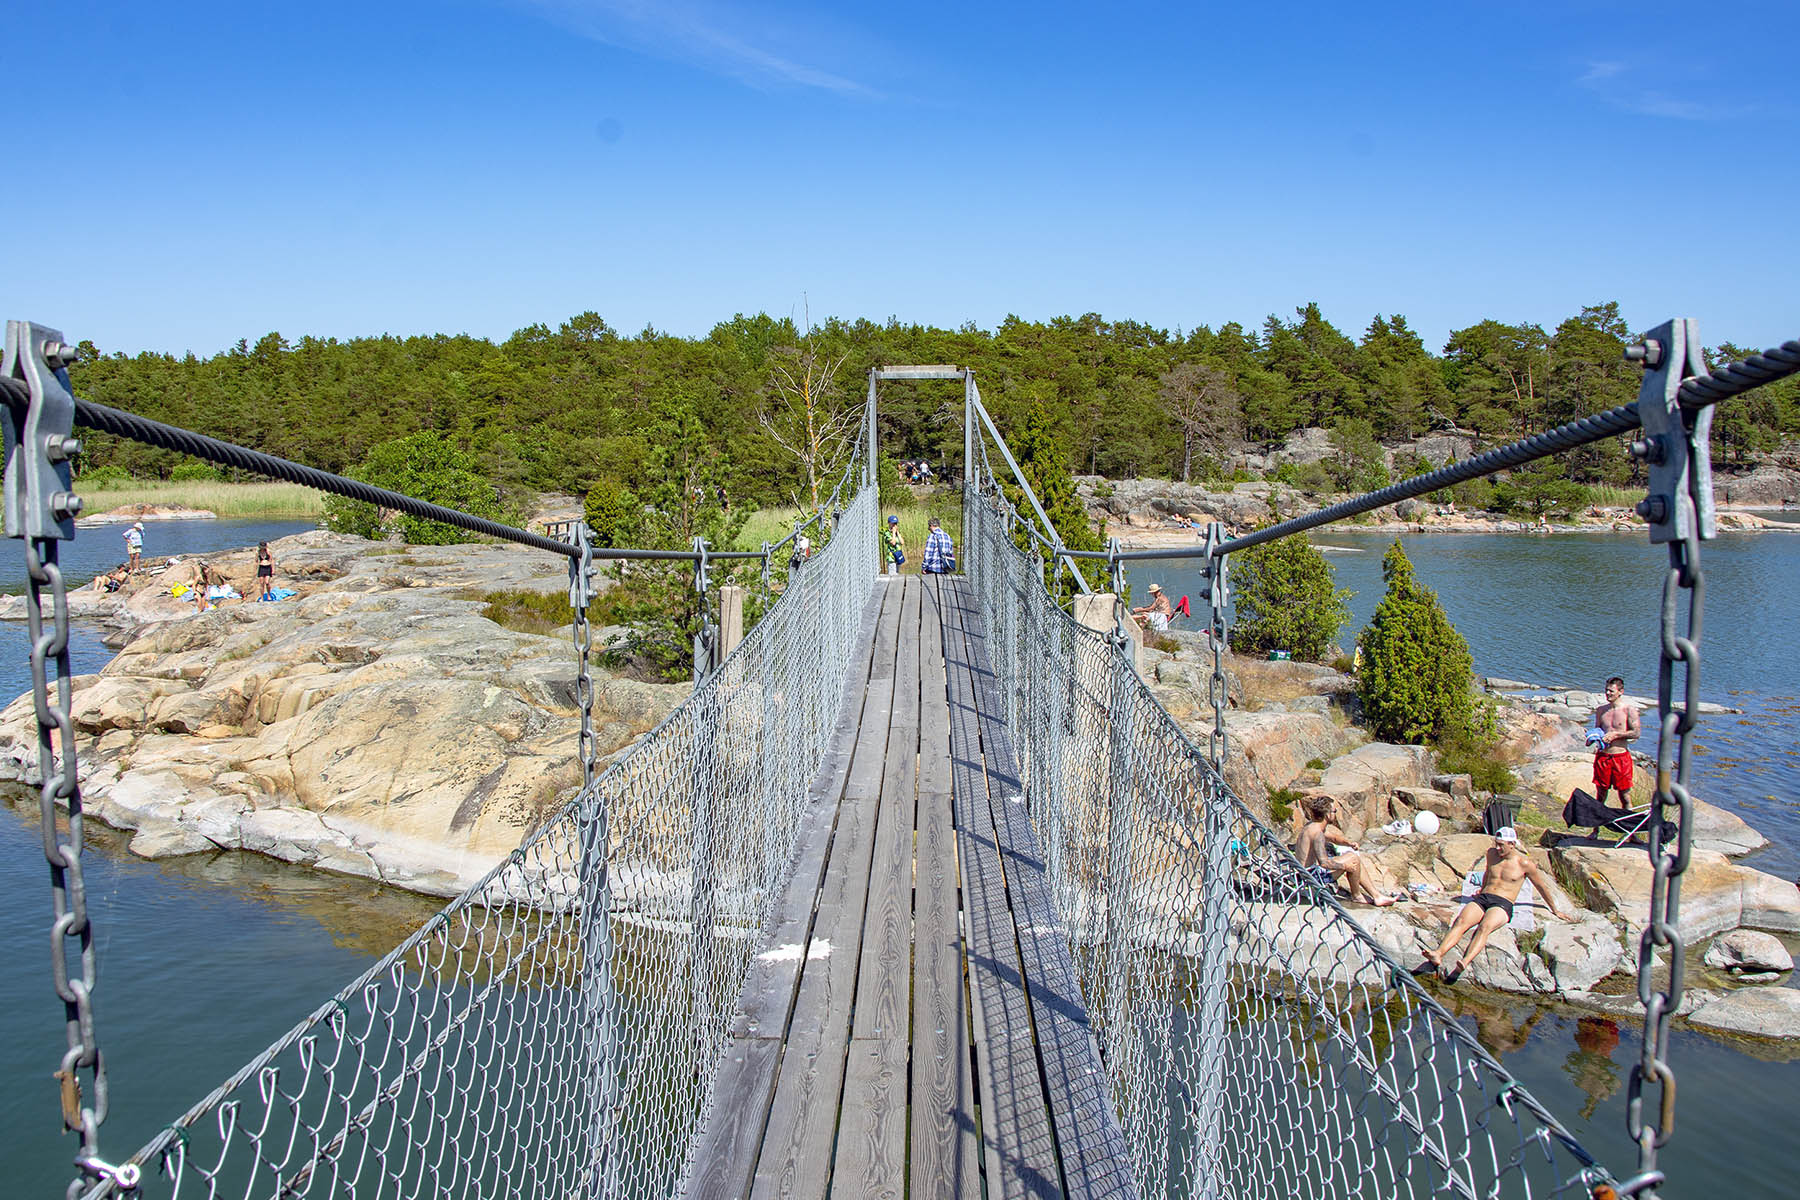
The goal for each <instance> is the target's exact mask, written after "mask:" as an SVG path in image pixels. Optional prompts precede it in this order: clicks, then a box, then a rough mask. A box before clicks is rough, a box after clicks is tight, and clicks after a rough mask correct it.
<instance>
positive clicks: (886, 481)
mask: <svg viewBox="0 0 1800 1200" xmlns="http://www.w3.org/2000/svg"><path fill="white" fill-rule="evenodd" d="M875 487H876V495H877V499H878V502H879V503H880V505H881V508H882V511H884V512H887V511H891V510H893V509H896V508H911V507H912V506H913V503H914V502H915V500H916V499H917V497H915V496H914V495H913V494H912V489H911V488H909V487H907V486H906V481H905V480H903V479H901V478H900V464H899V463H897V462H895V461H894V459H893V458H892V456H890V455H886V454H883V455H880V456H878V457H877V458H876V460H875Z"/></svg>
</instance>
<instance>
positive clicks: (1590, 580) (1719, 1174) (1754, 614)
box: [1129, 514, 1800, 1196]
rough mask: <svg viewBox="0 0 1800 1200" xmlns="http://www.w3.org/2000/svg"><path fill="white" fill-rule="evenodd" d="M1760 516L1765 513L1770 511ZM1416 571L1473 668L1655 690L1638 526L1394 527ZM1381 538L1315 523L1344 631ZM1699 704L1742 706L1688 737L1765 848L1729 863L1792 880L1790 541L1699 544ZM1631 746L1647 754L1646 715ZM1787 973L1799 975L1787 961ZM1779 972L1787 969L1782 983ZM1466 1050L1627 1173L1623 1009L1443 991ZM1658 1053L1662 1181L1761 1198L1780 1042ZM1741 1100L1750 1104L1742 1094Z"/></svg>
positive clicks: (1771, 1159)
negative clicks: (1345, 606)
mask: <svg viewBox="0 0 1800 1200" xmlns="http://www.w3.org/2000/svg"><path fill="white" fill-rule="evenodd" d="M1771 515H1774V514H1771ZM1399 540H1400V542H1401V543H1402V544H1403V545H1404V546H1405V548H1406V553H1407V556H1408V557H1409V558H1410V559H1411V560H1412V563H1413V567H1414V569H1415V571H1416V573H1417V575H1418V577H1419V578H1420V579H1421V580H1422V581H1423V582H1424V583H1426V584H1427V585H1428V586H1430V587H1431V588H1433V589H1434V590H1435V591H1436V592H1437V593H1438V597H1439V599H1440V601H1441V602H1442V603H1443V605H1444V609H1445V611H1446V612H1447V613H1448V614H1449V616H1450V620H1451V622H1452V623H1453V624H1455V626H1456V628H1457V629H1458V630H1459V631H1460V632H1461V633H1462V635H1463V636H1464V637H1465V638H1467V639H1468V641H1469V649H1470V651H1471V652H1472V654H1473V656H1474V659H1475V670H1476V671H1477V673H1479V674H1483V675H1495V676H1501V677H1504V678H1509V679H1518V680H1523V681H1527V682H1531V683H1539V684H1547V685H1553V686H1554V685H1560V686H1567V687H1578V688H1582V689H1584V690H1587V691H1599V690H1600V687H1601V684H1602V683H1603V681H1604V680H1605V679H1606V678H1607V676H1609V675H1622V676H1624V678H1625V681H1626V688H1627V690H1628V691H1630V692H1631V693H1633V694H1634V695H1640V696H1652V697H1654V696H1655V694H1656V669H1657V655H1658V648H1659V634H1658V629H1659V625H1660V621H1659V618H1660V604H1661V588H1662V579H1663V575H1664V573H1665V570H1666V568H1667V562H1668V558H1667V552H1666V551H1665V550H1664V549H1663V548H1662V547H1652V546H1650V545H1649V544H1648V542H1647V540H1646V539H1645V538H1644V537H1643V536H1642V535H1641V534H1639V535H1635V536H1634V535H1629V534H1556V535H1552V536H1544V537H1536V536H1521V535H1517V534H1448V533H1445V534H1404V535H1401V536H1400V538H1399ZM1393 541H1394V536H1393V535H1391V534H1373V533H1352V532H1342V533H1340V532H1333V533H1329V534H1321V535H1318V536H1317V537H1316V538H1315V543H1316V544H1317V545H1319V546H1320V547H1321V548H1324V549H1325V550H1326V552H1327V558H1328V559H1329V561H1330V562H1331V565H1332V568H1333V570H1334V571H1335V573H1336V576H1337V582H1338V586H1340V587H1348V588H1351V589H1353V590H1354V591H1355V595H1354V596H1352V597H1351V598H1350V602H1349V606H1350V611H1351V621H1350V623H1349V624H1348V625H1347V626H1346V627H1345V629H1344V631H1343V634H1342V635H1341V637H1340V642H1341V644H1343V645H1345V646H1348V645H1350V644H1351V643H1352V640H1353V639H1354V637H1355V635H1356V632H1357V631H1358V630H1360V629H1362V628H1363V627H1364V626H1365V625H1367V624H1368V621H1369V618H1370V616H1371V615H1372V614H1373V613H1374V611H1375V606H1376V604H1377V603H1379V602H1380V600H1381V595H1382V591H1383V584H1382V581H1381V555H1382V552H1383V551H1384V550H1386V548H1387V547H1388V546H1389V545H1390V544H1391V543H1392V542H1393ZM1702 565H1703V567H1704V568H1705V571H1706V588H1707V590H1706V611H1705V617H1706V623H1705V636H1704V638H1703V640H1702V643H1701V650H1702V660H1701V687H1700V693H1701V698H1702V699H1704V700H1710V701H1714V702H1717V703H1720V704H1728V705H1731V706H1732V707H1735V708H1741V709H1744V710H1745V712H1744V714H1743V715H1742V716H1736V715H1733V716H1709V717H1704V718H1702V719H1701V722H1700V725H1699V729H1698V731H1697V733H1696V740H1697V752H1696V755H1695V768H1696V779H1697V783H1696V786H1695V792H1696V794H1697V795H1699V796H1700V797H1701V798H1702V799H1705V800H1708V801H1710V802H1712V803H1714V804H1719V805H1722V806H1724V807H1726V808H1729V809H1731V810H1733V811H1735V812H1738V813H1740V814H1741V815H1742V816H1743V817H1744V819H1745V820H1747V821H1749V822H1750V823H1751V824H1752V825H1754V826H1755V827H1756V828H1757V829H1759V830H1761V831H1762V832H1763V834H1764V835H1765V836H1767V837H1768V838H1769V839H1770V840H1771V841H1772V842H1773V843H1774V844H1773V845H1772V846H1771V847H1769V848H1768V849H1766V850H1763V851H1760V852H1758V853H1757V854H1755V855H1753V856H1750V857H1748V858H1746V859H1744V860H1743V861H1745V862H1746V863H1748V864H1749V865H1752V866H1755V867H1757V868H1758V869H1759V870H1763V871H1768V872H1770V873H1772V874H1775V875H1779V876H1781V877H1783V878H1787V879H1792V878H1794V877H1795V876H1796V874H1800V678H1796V676H1795V674H1794V668H1795V664H1796V663H1800V622H1797V621H1796V620H1795V619H1794V604H1795V597H1797V596H1800V535H1796V534H1791V533H1787V532H1773V533H1760V534H1757V533H1746V534H1728V535H1725V536H1723V537H1721V538H1719V539H1718V540H1716V541H1713V542H1708V543H1706V545H1705V547H1704V549H1703V551H1702ZM1129 578H1130V579H1131V580H1132V582H1133V584H1134V588H1133V591H1134V594H1139V595H1141V594H1146V589H1147V588H1148V585H1149V584H1150V583H1151V582H1153V581H1154V582H1160V583H1161V584H1162V585H1163V586H1164V587H1165V588H1166V589H1168V591H1169V592H1170V593H1171V594H1172V595H1173V596H1176V597H1179V596H1181V595H1182V594H1184V593H1185V594H1187V595H1189V596H1190V597H1193V598H1198V597H1201V596H1203V595H1204V594H1205V593H1204V589H1203V587H1202V586H1201V583H1200V577H1199V573H1198V572H1197V571H1195V570H1194V569H1193V568H1191V567H1190V566H1187V565H1185V564H1182V565H1172V564H1149V565H1146V566H1143V567H1140V568H1137V569H1135V570H1133V571H1132V572H1131V573H1130V576H1129ZM1638 748H1639V749H1640V750H1644V751H1646V752H1649V753H1654V752H1655V749H1656V734H1655V731H1654V728H1653V727H1647V728H1646V730H1645V733H1644V737H1643V739H1642V740H1641V741H1640V742H1639V743H1638ZM1796 974H1797V975H1800V973H1796ZM1794 983H1795V980H1794V979H1792V978H1790V980H1789V984H1790V986H1792V985H1793V984H1794ZM1438 994H1439V995H1440V997H1448V998H1449V999H1450V1001H1451V1002H1452V1003H1455V1004H1460V1005H1461V1007H1460V1008H1459V1009H1458V1010H1457V1012H1458V1015H1459V1016H1462V1017H1464V1018H1465V1019H1466V1021H1467V1023H1468V1024H1469V1025H1470V1027H1471V1028H1472V1029H1473V1030H1474V1031H1475V1033H1476V1034H1477V1036H1478V1037H1480V1038H1481V1040H1482V1042H1483V1044H1484V1045H1486V1046H1487V1048H1488V1049H1489V1050H1490V1051H1491V1052H1493V1053H1494V1054H1495V1055H1497V1056H1499V1057H1500V1059H1501V1060H1502V1061H1503V1062H1504V1063H1505V1065H1506V1067H1507V1069H1508V1070H1510V1071H1512V1072H1513V1074H1514V1075H1516V1076H1517V1077H1518V1078H1519V1079H1520V1080H1521V1081H1523V1082H1524V1083H1525V1084H1526V1086H1527V1087H1529V1088H1531V1090H1532V1091H1533V1092H1534V1093H1535V1094H1536V1095H1538V1096H1539V1097H1540V1098H1541V1099H1542V1100H1543V1101H1544V1102H1545V1104H1546V1105H1547V1106H1548V1107H1549V1109H1550V1110H1551V1111H1552V1112H1553V1113H1555V1114H1556V1115H1557V1117H1558V1118H1559V1119H1561V1120H1562V1121H1563V1122H1564V1123H1565V1124H1567V1125H1568V1126H1569V1128H1570V1130H1571V1131H1572V1132H1573V1133H1574V1134H1575V1135H1576V1137H1577V1138H1579V1139H1580V1140H1581V1142H1582V1144H1583V1145H1585V1146H1586V1147H1587V1148H1588V1150H1589V1151H1590V1152H1591V1153H1593V1154H1594V1155H1595V1156H1596V1157H1598V1158H1599V1159H1600V1160H1601V1161H1602V1162H1604V1163H1606V1164H1607V1165H1608V1166H1609V1167H1611V1168H1612V1169H1613V1170H1614V1171H1617V1172H1620V1173H1622V1174H1628V1173H1629V1172H1630V1170H1631V1169H1632V1167H1633V1165H1634V1164H1635V1162H1636V1154H1637V1150H1636V1147H1635V1146H1634V1145H1633V1144H1632V1143H1631V1141H1630V1140H1629V1139H1628V1138H1627V1137H1626V1135H1625V1116H1624V1114H1625V1088H1626V1083H1627V1081H1628V1079H1629V1078H1630V1071H1631V1064H1632V1063H1633V1062H1635V1061H1636V1060H1637V1057H1638V1053H1639V1047H1640V1045H1641V1036H1640V1035H1641V1033H1642V1028H1643V1026H1642V1022H1641V1019H1638V1018H1634V1019H1630V1020H1621V1021H1617V1022H1609V1021H1605V1020H1599V1019H1594V1018H1589V1019H1587V1020H1585V1021H1584V1020H1582V1019H1581V1018H1579V1017H1578V1016H1577V1015H1575V1014H1570V1013H1566V1012H1561V1011H1557V1010H1554V1009H1551V1008H1549V1007H1547V1006H1544V1005H1542V1004H1539V1003H1536V1002H1533V1001H1529V1000H1525V999H1519V1000H1508V999H1505V998H1501V997H1495V996H1491V995H1484V996H1481V997H1479V998H1474V997H1466V996H1465V997H1463V998H1460V999H1459V998H1458V997H1457V996H1456V994H1455V993H1450V992H1446V991H1444V990H1441V989H1440V991H1439V993H1438ZM1670 1055H1671V1058H1670V1061H1671V1062H1672V1063H1673V1064H1674V1066H1675V1072H1676V1076H1677V1080H1678V1083H1679V1092H1678V1104H1677V1109H1676V1120H1677V1134H1676V1137H1675V1139H1674V1141H1672V1142H1671V1143H1670V1144H1669V1145H1668V1146H1667V1147H1665V1148H1664V1149H1663V1150H1662V1151H1661V1156H1660V1162H1661V1165H1662V1166H1663V1168H1664V1169H1665V1170H1667V1171H1668V1172H1669V1175H1670V1181H1671V1190H1672V1192H1673V1194H1682V1193H1687V1194H1693V1195H1707V1194H1713V1193H1715V1192H1716V1193H1718V1194H1722V1195H1724V1194H1738V1195H1758V1196H1760V1195H1779V1194H1786V1193H1787V1192H1788V1191H1790V1190H1791V1189H1790V1188H1789V1187H1788V1186H1787V1185H1784V1184H1781V1183H1779V1182H1778V1181H1779V1180H1780V1179H1781V1178H1783V1177H1784V1176H1785V1174H1786V1171H1787V1169H1788V1168H1789V1167H1791V1164H1792V1153H1791V1151H1789V1150H1787V1149H1785V1147H1787V1146H1788V1145H1789V1144H1790V1139H1791V1137H1792V1133H1791V1125H1792V1113H1793V1112H1795V1111H1796V1110H1797V1109H1800V1069H1797V1068H1796V1065H1795V1062H1794V1061H1793V1060H1794V1059H1796V1058H1800V1048H1796V1049H1794V1050H1791V1051H1787V1052H1783V1051H1779V1050H1771V1049H1768V1048H1760V1049H1757V1050H1755V1051H1754V1052H1752V1053H1746V1052H1745V1050H1744V1049H1743V1048H1741V1047H1738V1046H1733V1045H1731V1044H1727V1043H1723V1042H1720V1041H1717V1040H1715V1039H1712V1038H1709V1037H1705V1036H1703V1035H1701V1034H1697V1033H1692V1032H1686V1031H1677V1032H1676V1033H1675V1034H1674V1035H1673V1037H1672V1045H1671V1051H1670ZM1747 1096H1754V1097H1756V1101H1755V1102H1754V1103H1748V1104H1746V1103H1744V1102H1743V1100H1744V1097H1747Z"/></svg>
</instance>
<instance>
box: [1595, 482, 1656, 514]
mask: <svg viewBox="0 0 1800 1200" xmlns="http://www.w3.org/2000/svg"><path fill="white" fill-rule="evenodd" d="M1587 495H1588V503H1589V504H1591V505H1597V506H1599V507H1600V508H1631V507H1633V506H1634V505H1636V504H1637V502H1638V501H1639V500H1642V499H1643V498H1644V489H1643V488H1641V487H1639V488H1628V487H1620V486H1618V485H1616V484H1611V483H1590V484H1588V485H1587Z"/></svg>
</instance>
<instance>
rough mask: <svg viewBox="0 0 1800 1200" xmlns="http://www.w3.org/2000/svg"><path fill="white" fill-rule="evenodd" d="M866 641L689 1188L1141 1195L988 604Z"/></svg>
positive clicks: (911, 585)
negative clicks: (1074, 953) (994, 662)
mask: <svg viewBox="0 0 1800 1200" xmlns="http://www.w3.org/2000/svg"><path fill="white" fill-rule="evenodd" d="M865 634H866V638H865V644H866V646H867V651H866V652H865V654H864V655H863V657H862V659H861V661H860V662H859V663H858V664H857V665H856V666H854V667H853V668H852V669H853V670H854V671H856V672H858V674H857V677H856V678H855V679H853V680H852V681H851V684H852V686H850V687H849V688H848V689H847V691H846V695H847V698H846V701H845V711H844V713H843V714H841V715H840V719H839V727H838V734H837V740H836V743H835V745H834V747H833V751H832V753H831V755H830V757H829V758H828V759H827V761H826V764H825V767H824V769H823V770H822V771H821V772H820V776H819V778H818V779H817V780H816V781H815V782H814V786H813V790H812V802H811V806H810V809H809V812H808V815H807V819H806V823H805V825H804V827H803V829H802V833H801V838H800V848H799V852H798V856H797V862H796V866H795V869H794V873H793V876H792V878H791V880H790V882H789V884H788V887H787V891H786V893H785V894H784V896H783V902H782V905H781V908H780V911H779V914H778V917H777V923H776V926H775V929H774V932H773V936H772V937H771V938H770V939H769V943H768V945H767V946H765V948H764V950H763V953H762V954H761V955H759V957H758V958H757V960H756V962H755V964H754V966H753V967H752V970H751V973H750V977H749V979H748V981H747V982H746V984H745V987H744V991H743V994H742V995H741V996H740V997H739V1004H738V1011H737V1013H736V1017H735V1019H734V1023H733V1025H732V1028H731V1037H730V1042H729V1044H728V1046H727V1049H726V1053H725V1058H724V1062H723V1065H722V1068H721V1072H720V1078H719V1082H718V1086H717V1088H716V1090H715V1098H714V1102H713V1105H712V1108H711V1110H710V1112H709V1115H708V1119H707V1128H706V1132H705V1134H704V1136H703V1137H702V1138H701V1139H700V1141H699V1142H698V1143H697V1144H696V1146H695V1150H694V1155H695V1157H694V1159H693V1160H692V1162H691V1163H690V1168H689V1171H688V1188H687V1194H688V1195H690V1196H704V1197H743V1196H749V1197H758V1198H761V1197H775V1196H783V1197H786V1196H799V1197H818V1198H822V1197H825V1196H828V1195H833V1194H835V1195H839V1196H845V1197H849V1196H855V1197H864V1196H901V1195H913V1196H931V1197H976V1196H980V1195H982V1194H983V1193H984V1191H985V1193H986V1194H987V1195H989V1196H991V1197H1053V1196H1063V1195H1072V1196H1090V1195H1095V1196H1098V1195H1105V1196H1122V1195H1132V1194H1135V1193H1134V1190H1133V1184H1132V1180H1131V1174H1130V1170H1129V1165H1128V1159H1127V1156H1126V1153H1125V1143H1124V1138H1123V1135H1122V1134H1121V1133H1120V1130H1119V1127H1118V1123H1117V1121H1116V1119H1115V1118H1114V1116H1113V1112H1112V1108H1111V1104H1110V1101H1109V1099H1108V1097H1107V1094H1106V1082H1105V1081H1106V1075H1105V1073H1104V1071H1103V1070H1102V1069H1101V1064H1100V1061H1099V1057H1098V1054H1097V1051H1096V1049H1095V1043H1094V1039H1093V1037H1092V1034H1091V1031H1090V1029H1089V1026H1088V1020H1087V1012H1086V1008H1085V1006H1084V1005H1083V1003H1082V999H1081V994H1080V991H1079V989H1078V987H1077V985H1076V976H1075V969H1074V964H1073V963H1072V962H1071V960H1070V958H1069V951H1068V944H1067V941H1066V939H1065V938H1064V936H1063V933H1062V929H1061V925H1060V923H1059V922H1058V920H1057V918H1056V914H1055V912H1054V909H1053V908H1052V907H1051V903H1050V892H1049V887H1048V881H1047V880H1046V878H1045V876H1044V869H1043V856H1042V854H1041V852H1040V851H1039V849H1038V845H1037V841H1036V838H1035V835H1034V834H1033V831H1032V828H1031V824H1030V820H1029V817H1028V814H1027V812H1026V802H1025V798H1024V796H1023V795H1022V793H1021V789H1020V787H1019V784H1018V772H1017V768H1016V767H1015V765H1014V759H1013V755H1012V750H1011V744H1010V741H1009V739H1008V738H1007V735H1006V729H1005V725H1004V721H1003V718H1002V716H1001V713H1002V712H1003V709H1002V707H1001V705H1000V703H999V698H998V697H997V695H996V694H995V691H994V684H993V673H992V671H991V669H990V668H989V666H988V656H987V651H986V632H985V629H984V628H983V626H982V622H981V617H980V615H979V612H978V611H977V609H976V606H975V602H974V598H973V596H972V594H971V593H970V591H969V589H968V587H967V585H966V583H965V582H964V581H963V580H962V579H960V578H954V577H952V578H938V577H934V578H930V579H924V578H908V577H899V578H892V579H886V580H884V581H883V584H882V586H880V587H878V588H877V589H876V592H875V596H874V597H873V599H872V600H871V602H870V611H869V613H868V614H867V617H866V621H865Z"/></svg>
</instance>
